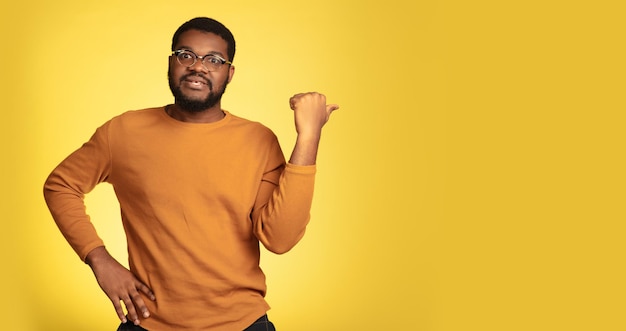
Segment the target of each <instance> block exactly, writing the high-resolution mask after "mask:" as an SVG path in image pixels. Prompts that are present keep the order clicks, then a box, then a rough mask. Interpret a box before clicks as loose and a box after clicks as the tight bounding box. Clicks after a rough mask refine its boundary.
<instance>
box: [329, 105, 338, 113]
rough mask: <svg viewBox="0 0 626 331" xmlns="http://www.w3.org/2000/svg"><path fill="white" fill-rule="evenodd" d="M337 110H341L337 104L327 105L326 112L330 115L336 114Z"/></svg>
mask: <svg viewBox="0 0 626 331" xmlns="http://www.w3.org/2000/svg"><path fill="white" fill-rule="evenodd" d="M337 109H339V105H337V104H330V105H326V112H328V113H329V114H330V113H332V112H334V111H335V110H337Z"/></svg>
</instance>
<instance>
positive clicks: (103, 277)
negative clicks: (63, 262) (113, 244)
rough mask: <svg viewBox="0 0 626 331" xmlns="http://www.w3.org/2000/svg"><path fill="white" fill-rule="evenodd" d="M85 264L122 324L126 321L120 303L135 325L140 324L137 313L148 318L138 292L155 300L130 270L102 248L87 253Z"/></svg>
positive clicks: (147, 312)
mask: <svg viewBox="0 0 626 331" xmlns="http://www.w3.org/2000/svg"><path fill="white" fill-rule="evenodd" d="M85 262H86V263H87V264H88V265H89V266H90V267H91V270H92V271H93V273H94V275H95V276H96V279H97V280H98V284H99V285H100V288H102V290H103V291H104V293H105V294H106V295H107V296H108V297H109V299H110V300H111V302H112V303H113V306H114V307H115V311H116V312H117V316H118V317H119V319H120V320H121V321H122V323H126V321H127V320H126V316H124V310H123V308H122V305H121V303H120V301H121V302H124V306H125V307H126V310H127V311H128V318H130V319H131V321H133V323H134V324H135V325H139V323H140V322H139V313H141V316H142V317H144V318H148V317H149V316H150V312H149V311H148V308H147V307H146V305H145V303H144V301H143V299H142V297H141V295H140V294H139V292H142V293H143V294H145V295H146V296H148V298H150V300H153V301H154V300H156V298H155V296H154V293H153V292H152V290H150V288H148V286H146V285H145V284H143V283H142V282H140V281H139V280H138V279H137V277H135V275H133V273H132V272H130V270H128V269H126V268H125V267H124V266H123V265H121V264H120V263H119V262H117V260H115V259H114V258H113V257H112V256H111V255H110V254H109V252H107V250H106V249H105V248H104V247H98V248H95V249H94V250H92V251H91V252H89V254H88V255H87V258H86V259H85Z"/></svg>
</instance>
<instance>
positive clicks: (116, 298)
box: [44, 124, 154, 323]
mask: <svg viewBox="0 0 626 331" xmlns="http://www.w3.org/2000/svg"><path fill="white" fill-rule="evenodd" d="M107 137H108V124H106V125H104V126H102V127H101V128H99V129H98V130H96V133H95V134H94V135H93V136H92V137H91V139H90V140H89V141H88V142H87V143H86V144H84V145H83V146H82V147H81V148H79V149H78V150H76V151H75V152H74V153H72V154H71V155H70V156H68V157H67V158H66V159H65V160H63V162H61V164H59V165H58V166H57V167H56V168H55V169H54V170H53V171H52V173H51V174H50V176H48V179H47V180H46V183H45V185H44V197H45V199H46V203H47V205H48V207H49V209H50V213H51V214H52V216H53V218H54V220H55V222H56V223H57V225H58V227H59V230H61V233H63V235H64V237H65V238H66V239H67V241H68V242H69V243H70V245H71V246H72V248H74V250H75V251H76V253H77V254H78V255H79V256H80V258H81V259H83V260H84V261H85V262H86V263H87V264H88V265H89V266H90V267H91V268H92V270H93V272H94V274H95V276H96V279H97V280H98V284H100V287H101V288H102V289H103V291H104V292H105V294H106V295H107V296H108V297H109V299H110V300H111V301H112V302H113V306H114V307H115V310H116V312H117V315H118V317H119V318H120V320H122V321H123V322H126V317H125V316H124V314H123V311H122V308H121V305H120V300H121V301H123V302H124V304H125V306H126V308H127V310H128V313H129V314H128V315H129V318H130V319H131V320H132V321H133V322H134V323H138V321H139V318H138V315H137V311H140V312H141V313H142V315H143V316H144V317H146V313H147V309H146V307H145V304H144V302H143V301H142V300H141V297H140V296H139V295H138V291H141V292H143V293H145V294H146V295H147V296H148V297H149V298H150V299H152V300H154V294H152V292H151V291H150V290H149V289H148V288H147V286H146V285H144V284H142V283H141V282H139V280H137V279H136V278H135V276H134V275H133V274H132V273H131V272H130V271H129V270H128V269H126V268H125V267H124V266H122V265H121V264H119V263H118V262H117V261H116V260H115V259H114V258H113V257H111V255H109V253H108V252H107V251H106V250H105V248H104V243H103V242H102V240H101V239H100V237H98V234H97V233H96V230H95V228H94V226H93V224H92V223H91V220H90V218H89V216H88V215H87V213H86V208H85V202H84V199H83V198H84V196H85V194H87V193H89V192H90V191H91V190H92V189H93V188H94V187H95V186H96V185H97V184H98V183H101V182H103V181H104V180H105V179H106V178H107V176H108V175H109V174H110V160H109V157H108V156H109V149H108V139H107ZM135 308H136V309H135Z"/></svg>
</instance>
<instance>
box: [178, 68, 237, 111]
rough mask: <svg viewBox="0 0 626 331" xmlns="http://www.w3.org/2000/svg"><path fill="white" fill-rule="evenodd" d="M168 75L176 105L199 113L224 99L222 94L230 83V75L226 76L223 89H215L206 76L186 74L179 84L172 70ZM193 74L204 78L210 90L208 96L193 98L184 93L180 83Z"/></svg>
mask: <svg viewBox="0 0 626 331" xmlns="http://www.w3.org/2000/svg"><path fill="white" fill-rule="evenodd" d="M167 76H168V80H169V83H170V91H172V94H173V95H174V103H176V105H177V106H179V107H180V109H181V110H184V111H187V112H190V113H199V112H201V111H204V110H206V109H209V108H211V107H213V106H215V105H216V104H217V103H218V102H220V100H222V95H223V94H224V92H225V91H226V85H228V77H226V79H225V80H224V83H223V84H222V90H221V91H215V90H213V83H211V81H210V80H209V79H207V78H206V77H203V76H200V75H198V74H189V75H185V76H183V77H181V79H180V82H179V84H178V86H177V85H176V84H175V82H174V80H173V79H172V74H171V73H170V72H168V74H167ZM191 76H200V77H202V78H204V80H205V81H206V83H207V85H208V87H209V91H210V92H209V95H207V97H206V98H204V99H191V98H189V97H187V96H186V95H185V94H183V91H181V89H180V84H181V83H182V82H183V81H184V80H185V79H186V78H187V77H191Z"/></svg>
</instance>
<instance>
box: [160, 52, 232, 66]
mask: <svg viewBox="0 0 626 331" xmlns="http://www.w3.org/2000/svg"><path fill="white" fill-rule="evenodd" d="M172 55H174V56H176V59H177V60H178V63H180V64H181V65H183V66H185V67H191V66H193V65H194V64H196V61H197V60H198V59H200V61H202V65H203V66H204V67H205V68H207V70H209V71H217V70H219V69H220V68H221V67H222V65H224V64H232V62H230V61H226V59H224V58H222V57H221V56H218V55H215V54H207V55H205V56H198V55H196V53H194V52H192V51H189V50H186V49H179V50H176V51H174V52H173V53H172Z"/></svg>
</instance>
